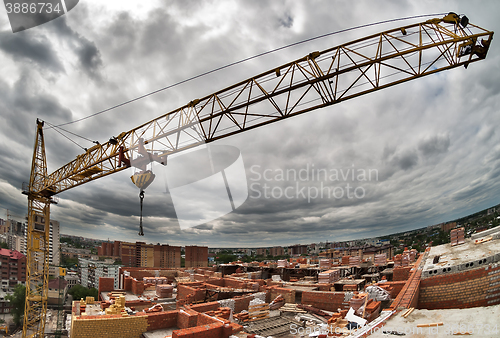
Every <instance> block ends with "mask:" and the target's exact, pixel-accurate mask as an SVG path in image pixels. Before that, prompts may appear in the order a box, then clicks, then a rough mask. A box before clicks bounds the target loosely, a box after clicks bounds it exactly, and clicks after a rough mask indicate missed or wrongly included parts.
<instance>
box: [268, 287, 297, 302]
mask: <svg viewBox="0 0 500 338" xmlns="http://www.w3.org/2000/svg"><path fill="white" fill-rule="evenodd" d="M269 293H270V295H269V296H270V297H269V301H270V302H272V301H273V300H274V298H276V297H278V295H282V296H283V298H285V302H286V303H295V290H292V289H285V288H279V287H272V288H271V289H270V290H269ZM266 299H267V297H266Z"/></svg>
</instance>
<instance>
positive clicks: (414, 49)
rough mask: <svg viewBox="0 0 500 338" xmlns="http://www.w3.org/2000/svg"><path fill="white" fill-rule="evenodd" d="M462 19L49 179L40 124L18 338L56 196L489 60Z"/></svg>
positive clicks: (189, 110) (414, 28) (34, 329)
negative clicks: (226, 139)
mask: <svg viewBox="0 0 500 338" xmlns="http://www.w3.org/2000/svg"><path fill="white" fill-rule="evenodd" d="M464 19H465V18H464V17H462V18H460V17H459V16H457V15H456V14H451V13H450V14H449V15H447V16H445V17H444V18H443V19H432V20H428V21H426V22H422V23H417V24H412V25H408V26H405V27H400V28H395V29H391V30H388V31H385V32H382V33H378V34H373V35H370V36H368V37H365V38H361V39H358V40H355V41H351V42H349V43H345V44H342V45H339V46H336V47H332V48H329V49H326V50H323V51H315V52H311V53H310V54H308V55H306V56H304V57H302V58H300V59H297V60H295V61H292V62H289V63H287V64H284V65H281V66H279V67H276V68H273V69H271V70H268V71H266V72H264V73H262V74H259V75H257V76H254V77H252V78H249V79H246V80H244V81H241V82H239V83H236V84H234V85H232V86H229V87H227V88H225V89H222V90H220V91H217V92H215V93H213V94H210V95H207V96H205V97H202V98H200V99H195V100H192V101H191V102H189V103H188V104H186V105H185V106H183V107H181V108H178V109H176V110H173V111H171V112H169V113H166V114H164V115H162V116H160V117H158V118H155V119H154V120H151V121H149V122H147V123H144V124H143V125H141V126H139V127H137V128H134V129H132V130H130V131H127V132H123V133H121V134H120V135H118V136H116V137H112V138H111V139H110V140H109V141H108V142H106V143H103V144H98V145H95V146H94V147H92V148H90V149H88V150H87V151H86V152H85V153H84V154H81V155H78V156H77V157H76V159H74V160H73V161H71V162H69V163H68V164H66V165H64V166H62V167H61V168H59V169H57V170H56V171H54V172H53V173H52V174H50V175H47V173H46V169H47V165H46V160H45V150H44V144H43V130H42V127H43V123H42V122H41V121H39V123H38V125H37V136H36V141H35V151H34V154H33V164H32V168H31V178H30V185H29V189H23V190H24V191H23V193H25V194H27V195H28V202H29V205H28V206H29V210H28V241H27V281H26V285H27V291H26V309H25V317H24V327H23V337H28V336H29V337H43V332H44V327H45V312H46V308H47V292H48V243H49V225H50V223H49V222H50V203H51V202H54V199H53V195H55V194H58V193H60V192H62V191H65V190H68V189H71V188H73V187H76V186H78V185H81V184H84V183H87V182H89V181H92V180H95V179H98V178H101V177H104V176H107V175H110V174H112V173H115V172H118V171H121V170H124V169H126V168H128V167H129V166H131V165H133V166H136V167H144V164H145V163H148V162H149V161H152V160H153V161H157V162H160V163H163V164H166V161H167V157H168V155H170V154H173V153H176V152H180V151H183V150H186V149H188V148H192V147H195V146H197V145H200V144H203V143H209V142H213V141H215V140H218V139H221V138H224V137H228V136H231V135H234V134H237V133H241V132H244V131H246V130H250V129H252V128H256V127H259V126H263V125H266V124H269V123H272V122H276V121H279V120H282V119H286V118H288V117H292V116H295V115H298V114H302V113H306V112H308V111H311V110H314V109H317V108H322V107H327V106H330V105H333V104H336V103H339V102H342V101H345V100H348V99H351V98H355V97H358V96H361V95H364V94H368V93H371V92H374V91H377V90H379V89H383V88H387V87H390V86H393V85H396V84H400V83H403V82H406V81H409V80H413V79H416V78H419V77H422V76H425V75H430V74H434V73H437V72H440V71H443V70H447V69H451V68H455V67H459V66H465V67H466V68H467V66H468V65H469V64H471V63H473V62H476V61H479V60H481V59H484V58H485V57H486V54H487V52H488V48H489V46H490V43H491V41H492V38H493V32H491V31H488V30H485V29H483V28H480V27H478V26H476V25H473V24H470V23H468V22H467V21H468V20H464ZM467 23H468V25H466V24H467ZM464 26H466V27H465V28H464ZM141 148H142V153H141V155H142V156H141V155H139V154H138V153H139V152H141ZM144 152H146V155H147V156H144ZM141 161H142V163H138V162H141ZM144 161H146V162H144Z"/></svg>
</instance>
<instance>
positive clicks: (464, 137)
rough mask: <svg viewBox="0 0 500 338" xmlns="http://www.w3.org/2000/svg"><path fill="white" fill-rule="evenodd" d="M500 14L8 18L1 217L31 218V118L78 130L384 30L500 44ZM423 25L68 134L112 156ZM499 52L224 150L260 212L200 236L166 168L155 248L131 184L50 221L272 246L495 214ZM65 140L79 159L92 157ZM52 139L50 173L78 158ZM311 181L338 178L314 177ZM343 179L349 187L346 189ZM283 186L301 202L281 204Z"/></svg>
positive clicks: (115, 4) (234, 217) (459, 4)
mask: <svg viewBox="0 0 500 338" xmlns="http://www.w3.org/2000/svg"><path fill="white" fill-rule="evenodd" d="M499 7H500V5H499V4H498V2H497V1H493V0H492V1H481V2H479V3H476V2H471V1H377V2H374V1H295V0H294V1H291V0H290V1H180V0H179V1H147V4H145V3H144V2H139V1H109V0H108V1H97V0H81V1H80V3H79V4H78V5H77V6H76V7H75V8H74V9H73V10H72V11H70V12H68V13H67V14H66V15H64V16H62V17H60V18H58V19H56V20H53V21H51V22H49V23H46V24H44V25H41V26H38V27H35V28H32V29H29V30H26V31H23V32H19V33H15V34H14V33H12V30H11V28H10V24H9V22H8V17H7V13H6V10H5V8H4V7H3V6H2V7H1V8H0V74H1V75H0V131H1V132H0V154H1V156H2V161H0V207H1V208H3V209H0V211H2V213H4V212H5V211H6V209H9V211H10V212H11V213H13V214H15V215H17V216H20V217H22V216H24V215H25V214H26V212H27V200H26V197H25V196H24V195H22V194H21V185H22V182H27V181H28V180H29V175H30V165H31V157H32V154H33V144H34V135H35V128H36V119H37V117H38V118H40V119H42V120H44V121H47V122H49V123H52V124H62V123H66V122H70V121H74V120H76V119H79V118H82V117H85V116H88V115H90V114H93V113H95V112H98V111H101V110H103V109H106V108H108V107H111V106H114V105H116V104H119V103H122V102H124V101H127V100H130V99H133V98H135V97H138V96H140V95H143V94H145V93H148V92H151V91H154V90H156V89H158V88H162V87H165V86H168V85H171V84H174V83H177V82H179V81H182V80H184V79H187V78H190V77H193V76H196V75H198V74H201V73H203V72H207V71H210V70H212V69H215V68H217V67H221V66H224V65H226V64H229V63H232V62H235V61H238V60H241V59H244V58H247V57H249V56H253V55H256V54H259V53H262V52H266V51H268V50H271V49H274V48H278V47H281V46H285V45H288V44H291V43H294V42H297V41H301V40H304V39H308V38H311V37H315V36H318V35H322V34H326V33H330V32H334V31H338V30H342V29H345V28H350V27H353V26H358V25H363V24H367V23H372V22H378V21H384V20H389V19H395V18H402V17H409V16H414V15H422V14H431V13H444V12H449V11H454V12H457V13H459V14H466V15H467V16H468V17H469V19H470V22H472V23H474V24H476V25H479V26H481V27H484V28H486V29H489V30H493V31H499V29H498V28H499V26H500V22H499V20H498V15H497V14H498V13H499V11H500V8H499ZM417 21H418V20H417ZM413 22H416V20H408V21H403V22H396V23H388V24H383V25H378V26H376V27H370V28H367V29H360V30H355V31H351V32H348V33H345V34H339V35H333V36H330V37H327V38H323V39H319V40H315V41H312V42H309V43H306V44H302V45H299V46H296V47H293V48H287V49H285V50H282V51H280V52H277V53H273V54H270V55H266V56H265V57H261V58H258V59H254V60H251V61H249V62H245V63H242V64H239V65H237V66H234V67H231V68H228V69H225V70H223V71H220V72H217V73H213V74H211V75H208V76H205V77H202V78H199V79H196V80H194V81H190V82H187V83H184V84H182V85H179V86H176V87H173V88H171V89H169V90H165V91H162V92H160V93H158V94H155V95H152V96H149V97H147V98H146V99H143V100H140V101H137V102H134V103H133V104H129V105H126V106H124V107H121V108H119V109H114V110H112V111H110V112H108V113H105V114H101V115H99V116H96V117H93V118H90V119H86V120H84V121H82V122H78V123H73V124H70V125H67V126H65V128H66V129H67V130H70V131H71V132H73V133H75V134H78V135H82V136H85V137H86V138H88V139H90V140H98V141H100V142H104V141H107V140H108V139H109V138H110V137H111V136H116V135H118V134H119V133H120V132H122V131H126V130H130V129H132V128H134V127H136V126H138V125H140V124H142V123H144V122H146V121H148V120H151V119H153V118H155V117H157V116H159V115H161V114H164V113H166V112H168V111H171V110H174V109H176V108H178V107H180V106H182V105H184V104H186V103H187V102H189V101H191V100H193V99H194V98H198V97H202V96H205V95H208V94H210V93H212V92H214V91H216V90H219V89H221V88H224V87H226V86H229V85H231V84H233V83H236V82H238V81H241V80H244V79H245V78H248V77H250V76H252V75H254V74H259V73H261V72H263V71H266V70H268V69H273V68H274V67H275V66H278V65H280V64H283V63H286V62H288V61H292V60H294V59H298V58H300V57H302V56H304V55H306V54H308V53H309V52H311V51H313V50H322V49H325V48H328V47H332V46H335V45H338V44H340V43H344V42H347V41H350V40H353V39H356V38H360V37H363V36H366V35H369V34H372V33H374V32H377V31H382V30H386V29H389V28H394V27H398V26H401V25H406V24H410V23H413ZM499 51H500V45H499V44H498V43H496V41H495V40H494V41H493V44H492V46H491V48H490V50H489V54H488V57H487V59H486V60H484V61H480V62H477V63H474V64H472V65H471V66H470V67H469V68H468V69H464V68H457V69H453V70H451V71H446V72H442V73H439V74H438V75H434V76H428V77H425V78H422V79H418V80H415V81H410V82H408V83H405V84H402V85H398V86H395V87H391V88H389V89H385V90H382V91H378V92H375V93H373V94H369V95H365V96H362V97H360V98H357V99H354V100H350V101H347V102H344V103H341V104H338V105H334V106H331V107H329V108H325V109H320V110H315V111H313V112H310V113H307V114H304V115H300V116H298V117H294V118H292V119H287V120H285V121H281V122H278V123H273V124H271V125H267V126H264V127H261V128H257V129H254V130H252V131H248V132H245V133H242V134H238V135H236V136H232V137H229V138H225V139H223V140H220V141H217V144H220V145H232V146H234V147H237V148H238V149H240V151H241V156H242V159H243V162H244V165H245V170H246V176H247V179H248V188H249V190H248V191H249V197H248V199H247V200H246V202H245V203H243V205H241V206H240V207H239V208H237V209H236V211H234V212H232V213H230V214H227V215H225V216H223V217H220V218H218V219H216V220H213V221H211V222H208V223H206V224H203V225H199V226H197V227H194V228H188V229H184V230H181V229H180V227H179V222H178V221H177V216H176V208H175V207H174V203H173V202H172V199H171V195H170V192H169V190H168V187H166V186H165V184H166V179H165V177H164V176H165V175H164V173H163V172H162V169H161V168H159V169H154V170H157V171H156V173H157V179H156V180H155V182H154V183H153V184H152V186H151V187H150V188H148V189H147V190H146V198H145V202H144V203H145V204H144V213H145V218H144V225H145V228H144V232H145V237H139V236H138V235H137V232H138V224H139V218H138V216H139V215H138V213H139V197H138V192H139V191H138V189H137V188H136V187H135V186H134V185H133V184H132V183H131V181H130V178H129V177H130V175H132V174H133V170H132V169H128V170H126V171H123V172H120V173H117V174H114V175H111V176H108V177H105V178H102V179H99V180H96V181H94V182H91V183H88V184H85V185H83V186H80V187H78V188H75V189H72V190H69V191H67V192H64V193H61V194H60V196H59V197H60V201H59V204H58V205H56V206H53V207H52V209H51V211H52V218H53V219H56V220H59V221H60V223H61V227H62V229H61V232H62V233H64V234H72V235H81V236H85V237H91V238H99V239H108V238H109V239H111V240H125V241H132V242H135V241H146V242H152V243H158V242H160V243H168V244H172V245H208V246H211V247H238V246H239V247H260V246H271V245H288V244H295V243H313V242H320V241H326V240H328V241H340V240H348V239H356V238H366V237H372V236H381V235H387V234H390V233H394V232H399V231H403V230H407V229H415V228H419V227H423V226H427V225H432V224H436V223H441V222H445V221H449V220H452V219H455V218H458V217H461V216H464V215H467V214H469V213H473V212H476V211H479V210H481V209H484V208H487V207H489V206H492V205H496V204H498V203H500V198H499V195H498V191H499V188H500V183H499V180H498V178H499V175H500V132H499V131H497V130H496V129H497V126H499V125H500V114H499V112H498V110H499V102H500V96H499V91H500V69H499V64H500V56H499V54H498V52H499ZM68 136H71V138H73V139H74V141H76V142H77V143H79V144H80V145H81V146H82V147H86V148H88V147H91V146H92V143H90V142H88V141H86V140H84V139H80V138H76V137H74V136H72V135H68ZM45 142H46V152H47V161H48V167H49V172H52V171H54V170H56V169H57V168H59V167H60V166H62V165H64V164H66V163H67V162H69V161H71V160H73V159H74V158H75V156H76V155H78V154H81V153H82V152H83V150H82V149H81V148H79V147H78V146H77V145H75V144H74V143H72V142H70V141H68V140H67V139H66V138H63V137H62V136H61V135H60V134H58V133H56V132H55V131H54V130H53V129H45ZM312 168H315V169H323V170H325V171H327V172H328V173H329V177H328V178H327V179H326V180H317V179H316V180H314V179H313V178H312V176H311V175H312ZM265 170H267V171H266V175H267V176H266V177H264V176H263V174H264V171H265ZM300 170H303V172H304V171H308V172H309V175H310V176H308V178H307V180H301V179H300V177H297V178H295V177H293V175H288V177H287V176H286V175H285V176H284V177H282V176H279V175H280V173H281V172H285V173H286V172H288V173H293V172H295V173H297V174H298V173H300ZM348 170H349V171H348ZM353 170H354V171H355V173H356V176H355V177H354V179H353V177H352V175H351V174H352V171H353ZM342 173H343V174H344V175H347V176H349V175H351V176H350V177H346V178H345V179H343V178H342ZM362 173H366V174H367V176H366V177H365V179H364V180H363V177H358V176H357V175H358V174H362ZM368 173H372V176H371V177H368ZM333 174H337V175H338V179H337V180H336V179H335V177H332V176H331V175H333ZM265 184H267V186H268V188H265V186H264V185H265ZM321 184H323V186H328V187H329V188H331V189H334V188H337V190H336V192H337V196H339V198H336V197H334V198H331V197H330V198H326V197H325V196H323V198H321V197H315V196H314V195H313V196H310V195H307V194H306V195H305V196H304V195H302V194H300V193H297V191H300V189H301V188H306V189H308V188H311V189H313V190H312V191H314V189H315V188H317V189H321V188H322V187H323V186H322V185H321ZM347 184H350V187H351V190H350V191H349V192H348V191H347ZM286 188H289V190H288V192H289V194H288V196H293V197H292V198H287V197H285V196H281V197H280V193H279V192H280V191H284V190H285V189H286ZM355 188H358V189H357V190H356V192H357V195H354V192H355V191H354V189H355ZM266 189H267V190H266ZM272 189H274V190H272ZM266 191H267V195H266ZM273 191H274V195H273V194H272V193H271V192H273ZM306 191H307V190H306ZM341 192H343V196H341V197H340V193H341ZM348 193H349V195H348ZM294 194H295V195H294ZM189 207H190V208H192V209H196V208H197V205H196V204H194V203H193V205H190V206H189ZM0 218H5V215H3V214H2V215H0Z"/></svg>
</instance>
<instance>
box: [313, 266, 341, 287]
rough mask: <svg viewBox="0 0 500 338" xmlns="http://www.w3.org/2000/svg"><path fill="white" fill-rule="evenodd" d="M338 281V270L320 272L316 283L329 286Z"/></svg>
mask: <svg viewBox="0 0 500 338" xmlns="http://www.w3.org/2000/svg"><path fill="white" fill-rule="evenodd" d="M339 279H340V271H339V270H338V269H334V270H328V271H324V272H320V273H319V274H318V283H325V284H331V283H335V282H336V281H338V280H339Z"/></svg>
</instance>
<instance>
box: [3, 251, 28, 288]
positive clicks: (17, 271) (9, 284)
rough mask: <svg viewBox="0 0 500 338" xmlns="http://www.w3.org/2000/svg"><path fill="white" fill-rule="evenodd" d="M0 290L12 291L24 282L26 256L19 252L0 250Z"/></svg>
mask: <svg viewBox="0 0 500 338" xmlns="http://www.w3.org/2000/svg"><path fill="white" fill-rule="evenodd" d="M0 274H1V276H2V287H1V288H2V289H13V288H14V287H15V286H16V285H17V284H19V283H24V282H26V256H24V255H23V254H22V253H20V252H19V251H15V250H8V249H0Z"/></svg>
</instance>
